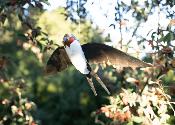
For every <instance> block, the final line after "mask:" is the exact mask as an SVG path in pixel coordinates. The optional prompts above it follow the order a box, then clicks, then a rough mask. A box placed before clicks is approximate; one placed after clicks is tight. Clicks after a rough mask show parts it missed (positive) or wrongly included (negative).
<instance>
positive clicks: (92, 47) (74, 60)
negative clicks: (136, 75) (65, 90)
mask: <svg viewBox="0 0 175 125" xmlns="http://www.w3.org/2000/svg"><path fill="white" fill-rule="evenodd" d="M63 44H64V46H61V47H58V48H57V49H56V50H55V51H54V52H53V54H52V55H51V57H50V58H49V60H48V62H47V65H46V68H45V71H46V74H50V73H55V72H60V71H62V70H64V69H66V68H67V67H69V66H70V65H74V67H75V68H76V69H77V70H78V71H80V72H81V73H82V74H84V75H85V76H86V79H87V81H88V83H89V85H90V87H91V89H92V91H93V93H94V95H95V96H97V92H96V90H95V87H94V84H93V81H92V77H94V78H95V79H96V80H97V81H98V82H99V83H100V85H101V86H102V87H103V88H104V90H105V91H106V92H107V93H108V94H110V92H109V90H108V89H107V87H106V86H105V84H104V83H103V81H102V80H101V79H100V78H99V76H98V75H97V74H96V73H95V72H94V71H93V70H92V68H91V66H90V64H107V65H112V66H114V67H131V68H137V67H151V66H152V65H150V64H147V63H145V62H143V61H141V60H139V59H137V58H135V57H132V56H129V55H128V54H126V53H124V52H122V51H120V50H118V49H115V48H113V47H110V46H108V45H105V44H100V43H87V44H84V45H80V42H79V40H77V38H76V37H75V36H74V35H72V34H65V35H64V37H63Z"/></svg>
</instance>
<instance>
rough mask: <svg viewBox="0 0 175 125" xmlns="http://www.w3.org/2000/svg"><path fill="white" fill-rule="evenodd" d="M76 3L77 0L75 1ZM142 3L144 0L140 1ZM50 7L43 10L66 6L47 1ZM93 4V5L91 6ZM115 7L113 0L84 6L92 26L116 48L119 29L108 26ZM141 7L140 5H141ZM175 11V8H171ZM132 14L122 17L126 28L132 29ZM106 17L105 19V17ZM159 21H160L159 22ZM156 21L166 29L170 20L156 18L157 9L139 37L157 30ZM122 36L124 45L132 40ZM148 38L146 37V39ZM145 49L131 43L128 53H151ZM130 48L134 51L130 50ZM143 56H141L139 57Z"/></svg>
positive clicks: (61, 0) (128, 0) (59, 1)
mask: <svg viewBox="0 0 175 125" xmlns="http://www.w3.org/2000/svg"><path fill="white" fill-rule="evenodd" d="M77 1H78V0H77ZM122 1H123V2H124V3H125V4H127V5H130V3H131V0H122ZM141 1H143V2H144V0H141ZM49 3H50V6H45V8H46V9H47V10H48V11H51V10H53V9H56V8H58V7H60V6H66V0H49ZM92 3H93V4H92ZM115 6H116V1H115V0H87V3H86V4H85V8H86V9H87V11H88V12H89V14H90V18H91V19H92V20H93V23H94V24H93V25H94V26H98V27H99V28H100V30H101V31H103V34H104V36H106V35H108V34H110V37H111V40H112V45H113V46H115V47H116V48H118V43H117V42H116V41H119V40H120V39H121V38H120V31H119V29H117V28H116V29H114V28H113V27H109V26H110V24H113V23H114V24H116V22H115V20H114V19H115V17H114V13H115ZM141 6H142V5H141ZM173 9H174V10H175V7H174V8H173ZM131 14H132V13H129V14H127V15H124V16H125V18H127V19H128V21H127V22H126V25H127V27H134V26H135V25H136V24H135V20H134V18H132V15H131ZM106 15H107V17H106ZM160 19H161V20H160ZM158 20H159V23H160V25H161V27H162V28H166V27H167V25H168V24H169V22H170V20H169V19H167V18H166V15H165V13H160V15H159V16H158V8H156V9H155V13H154V14H153V15H151V16H149V19H148V21H147V22H146V23H144V24H143V25H141V27H140V28H139V29H138V33H139V35H141V36H146V35H147V33H148V32H149V31H150V30H151V29H157V27H158ZM122 34H123V43H124V44H126V42H127V41H128V40H129V39H131V38H132V33H129V32H126V31H124V30H123V31H122ZM149 37H150V36H148V39H150V38H149ZM132 40H133V41H138V40H137V39H136V38H132ZM145 46H146V49H144V51H143V50H141V49H140V46H138V45H137V42H132V44H131V45H130V47H131V49H129V52H130V53H134V51H135V50H140V51H142V52H143V53H147V52H151V51H152V50H151V47H150V46H148V45H147V44H145ZM132 47H133V48H134V49H132ZM142 56H143V54H141V57H142Z"/></svg>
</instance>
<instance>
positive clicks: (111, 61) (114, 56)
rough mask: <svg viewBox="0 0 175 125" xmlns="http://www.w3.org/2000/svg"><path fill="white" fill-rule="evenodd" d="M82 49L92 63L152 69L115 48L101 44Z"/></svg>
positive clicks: (88, 45) (92, 44)
mask: <svg viewBox="0 0 175 125" xmlns="http://www.w3.org/2000/svg"><path fill="white" fill-rule="evenodd" d="M82 49H83V51H84V53H85V56H86V58H87V59H88V61H89V62H90V63H93V64H102V63H105V64H107V65H112V66H115V67H131V68H137V67H150V66H151V65H149V64H147V63H145V62H143V61H141V60H139V59H137V58H135V57H132V56H130V55H128V54H126V53H124V52H122V51H120V50H118V49H115V48H113V47H110V46H107V45H104V44H99V43H89V44H84V45H82Z"/></svg>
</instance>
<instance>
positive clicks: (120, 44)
mask: <svg viewBox="0 0 175 125" xmlns="http://www.w3.org/2000/svg"><path fill="white" fill-rule="evenodd" d="M65 33H73V34H75V36H77V38H78V39H79V40H80V43H81V44H84V43H91V42H96V43H104V44H107V45H110V46H113V47H114V48H117V49H120V50H122V51H124V52H126V53H128V54H129V55H132V56H135V57H137V58H139V59H141V60H144V61H145V62H148V63H152V64H154V65H156V66H157V67H156V68H151V69H148V68H146V69H144V70H141V69H138V70H131V69H124V70H120V71H119V70H116V69H115V68H113V67H106V66H104V65H103V66H99V65H98V66H97V65H92V67H93V69H96V67H99V71H98V73H99V75H100V77H101V78H102V81H104V83H105V84H106V85H107V87H108V88H109V90H110V91H111V93H112V95H110V96H108V95H107V94H106V93H105V91H104V90H103V89H102V88H101V87H100V86H98V83H96V82H95V86H96V88H97V93H98V96H97V97H95V96H94V95H93V93H92V91H91V89H90V87H89V85H88V83H87V81H86V78H85V77H84V76H83V75H82V74H80V73H79V72H78V71H77V70H75V68H74V67H69V68H68V69H66V70H65V71H63V72H60V73H57V74H54V75H49V76H46V75H45V74H44V67H45V65H46V63H47V60H48V58H49V57H50V55H51V54H52V52H53V51H54V50H55V49H56V48H57V47H58V46H62V38H63V36H64V34H65ZM0 37H1V38H0V95H1V96H0V124H2V125H70V124H71V125H77V124H78V125H89V124H91V125H96V124H99V125H137V124H139V125H164V124H165V125H166V124H171V125H174V124H175V117H174V114H175V111H174V107H175V106H174V94H175V72H174V71H175V70H174V68H175V54H174V50H175V1H174V0H153V1H150V0H141V1H138V0H108V1H107V0H6V1H3V0H0Z"/></svg>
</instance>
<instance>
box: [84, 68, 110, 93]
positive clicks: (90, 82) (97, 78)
mask: <svg viewBox="0 0 175 125" xmlns="http://www.w3.org/2000/svg"><path fill="white" fill-rule="evenodd" d="M89 75H90V77H88V76H87V77H86V78H87V81H88V83H89V85H90V87H91V89H92V91H93V93H94V95H95V96H97V92H96V90H95V87H94V83H93V81H92V76H93V77H94V78H95V79H96V80H97V81H98V82H99V83H100V85H101V86H102V87H103V89H104V90H105V91H106V92H107V93H108V94H109V95H110V92H109V90H108V89H107V87H106V85H105V84H104V83H103V82H102V80H101V79H100V77H99V76H98V75H97V74H96V73H95V72H94V71H91V72H90V74H89Z"/></svg>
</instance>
